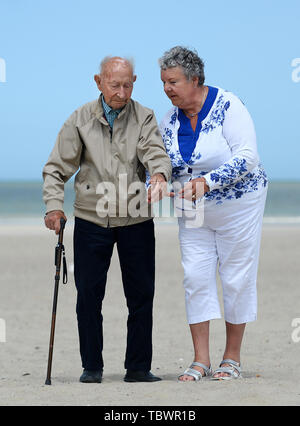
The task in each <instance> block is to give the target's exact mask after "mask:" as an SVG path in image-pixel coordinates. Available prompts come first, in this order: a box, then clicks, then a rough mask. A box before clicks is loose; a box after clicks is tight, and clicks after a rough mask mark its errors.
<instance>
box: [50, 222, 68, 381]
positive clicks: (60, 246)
mask: <svg viewBox="0 0 300 426" xmlns="http://www.w3.org/2000/svg"><path fill="white" fill-rule="evenodd" d="M65 224H66V221H65V219H63V218H61V219H60V231H59V235H58V243H57V246H56V247H55V266H56V273H55V286H54V297H53V308H52V322H51V332H50V343H49V356H48V369H47V378H46V382H45V385H51V368H52V356H53V344H54V332H55V320H56V307H57V297H58V286H59V280H60V266H61V256H62V255H63V283H64V284H66V283H67V281H68V274H67V262H66V257H65V247H64V245H63V235H64V228H65Z"/></svg>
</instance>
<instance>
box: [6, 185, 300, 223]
mask: <svg viewBox="0 0 300 426" xmlns="http://www.w3.org/2000/svg"><path fill="white" fill-rule="evenodd" d="M42 185H43V183H42V182H41V181H0V225H1V224H2V225H3V224H13V223H39V222H41V221H42V219H43V217H44V213H45V206H44V203H43V199H42ZM73 185H74V182H73V181H70V182H68V183H67V184H66V185H65V202H64V211H65V213H66V215H67V217H70V218H71V217H72V216H73V203H74V199H75V194H74V189H73ZM159 212H160V213H159ZM156 214H157V216H158V221H159V220H162V221H164V222H168V218H166V217H159V216H164V215H163V214H162V213H161V209H159V208H158V209H156ZM175 220H176V219H175V218H174V216H173V217H170V218H169V221H170V222H172V221H175ZM264 223H269V224H299V225H300V181H296V182H283V181H271V182H269V189H268V195H267V201H266V207H265V212H264Z"/></svg>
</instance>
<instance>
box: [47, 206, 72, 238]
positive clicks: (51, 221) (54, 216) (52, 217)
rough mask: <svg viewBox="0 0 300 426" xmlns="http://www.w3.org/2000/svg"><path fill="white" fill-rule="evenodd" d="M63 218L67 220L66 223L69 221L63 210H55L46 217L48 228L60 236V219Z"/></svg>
mask: <svg viewBox="0 0 300 426" xmlns="http://www.w3.org/2000/svg"><path fill="white" fill-rule="evenodd" d="M62 217H63V218H64V219H65V221H66V220H67V218H66V216H65V214H64V212H63V211H61V210H53V211H52V212H49V213H47V214H46V216H45V225H46V227H47V228H49V229H52V230H53V231H55V234H59V231H60V219H61V218H62Z"/></svg>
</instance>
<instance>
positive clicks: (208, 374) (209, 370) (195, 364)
mask: <svg viewBox="0 0 300 426" xmlns="http://www.w3.org/2000/svg"><path fill="white" fill-rule="evenodd" d="M194 366H197V367H201V368H203V370H204V373H205V374H204V375H205V376H211V373H212V369H211V366H209V367H207V365H205V364H202V363H201V362H196V361H194V362H193V363H192V365H191V366H190V368H192V367H194Z"/></svg>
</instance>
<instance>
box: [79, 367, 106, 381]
mask: <svg viewBox="0 0 300 426" xmlns="http://www.w3.org/2000/svg"><path fill="white" fill-rule="evenodd" d="M79 381H80V382H81V383H101V382H102V370H86V369H84V370H83V373H82V375H81V376H80V379H79Z"/></svg>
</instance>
